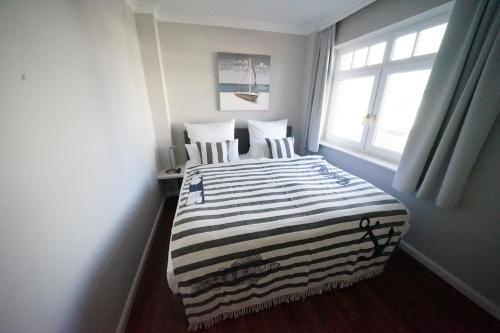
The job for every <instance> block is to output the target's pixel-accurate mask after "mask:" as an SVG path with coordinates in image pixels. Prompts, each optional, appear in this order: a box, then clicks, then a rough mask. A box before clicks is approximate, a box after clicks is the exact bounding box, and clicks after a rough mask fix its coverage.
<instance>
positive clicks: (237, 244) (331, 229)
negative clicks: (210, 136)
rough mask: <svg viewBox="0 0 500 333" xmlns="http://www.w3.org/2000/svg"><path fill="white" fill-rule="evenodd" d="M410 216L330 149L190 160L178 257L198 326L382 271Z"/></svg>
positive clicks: (175, 238) (178, 273)
mask: <svg viewBox="0 0 500 333" xmlns="http://www.w3.org/2000/svg"><path fill="white" fill-rule="evenodd" d="M408 218H409V216H408V212H407V210H406V209H405V207H404V206H403V205H402V204H401V203H400V202H399V201H397V200H396V199H394V198H393V197H391V196H390V195H388V194H386V193H385V192H383V191H381V190H380V189H378V188H376V187H374V186H373V185H371V184H369V183H367V182H366V181H364V180H362V179H360V178H357V177H355V176H352V175H350V174H348V173H347V172H345V171H343V170H341V169H338V168H336V167H334V166H332V165H330V164H328V163H327V162H326V161H325V160H323V158H322V157H321V156H306V157H296V158H290V159H279V160H249V161H241V162H237V163H231V164H227V163H226V164H212V165H199V166H194V167H191V168H188V169H187V170H186V174H185V179H184V183H183V187H182V189H181V194H180V198H179V204H178V207H177V212H176V216H175V219H174V226H173V228H172V236H171V243H170V251H171V252H170V256H171V258H172V264H173V272H174V277H175V281H176V283H177V286H178V290H179V292H180V295H181V297H182V301H183V303H184V307H185V312H186V317H187V320H188V323H189V329H191V330H196V329H198V328H202V327H208V326H210V325H212V324H214V323H216V322H218V321H220V320H222V319H225V318H232V317H236V316H238V315H240V314H244V313H248V312H255V311H258V310H260V309H263V308H267V307H269V306H272V305H276V304H278V303H281V302H288V301H291V300H296V299H301V298H303V297H306V296H308V295H313V294H318V293H321V292H322V291H324V290H328V289H330V288H339V287H346V286H349V285H351V284H352V283H354V282H356V281H359V280H362V279H366V278H369V277H372V276H375V275H377V274H379V273H381V272H382V270H383V267H384V264H385V263H386V261H387V260H388V259H389V256H390V254H391V252H392V251H393V249H394V248H395V247H396V246H397V244H398V242H399V240H400V238H401V237H402V236H403V234H404V233H405V232H406V231H407V229H408ZM332 297H334V295H332Z"/></svg>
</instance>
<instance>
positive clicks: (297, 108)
mask: <svg viewBox="0 0 500 333" xmlns="http://www.w3.org/2000/svg"><path fill="white" fill-rule="evenodd" d="M159 31H160V42H161V45H162V51H163V60H164V66H163V67H164V69H165V78H166V86H167V96H168V103H169V110H170V120H171V123H172V133H173V142H174V145H175V146H177V147H179V149H177V151H176V159H177V160H185V153H184V149H183V144H184V140H183V136H182V135H183V134H182V132H183V131H184V125H183V123H184V122H214V121H222V120H226V119H231V118H236V119H237V124H236V125H237V126H241V127H246V122H245V120H247V119H261V120H274V119H283V118H288V120H289V124H290V125H291V126H293V128H294V135H295V137H296V138H297V145H296V146H297V147H302V146H303V127H304V122H305V112H304V110H305V103H306V98H305V96H306V95H307V94H306V92H305V89H304V86H305V78H307V77H309V72H308V71H307V69H306V67H307V66H305V63H306V56H307V42H308V39H307V36H299V35H291V34H282V33H274V32H262V31H251V30H241V29H232V28H220V27H209V26H201V25H191V24H176V23H164V22H160V23H159ZM217 52H235V53H253V54H269V55H271V96H270V109H269V110H268V111H237V112H236V111H233V112H226V111H225V112H221V111H217V108H218V96H217Z"/></svg>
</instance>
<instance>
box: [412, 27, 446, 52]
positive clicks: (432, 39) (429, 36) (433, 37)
mask: <svg viewBox="0 0 500 333" xmlns="http://www.w3.org/2000/svg"><path fill="white" fill-rule="evenodd" d="M446 26H447V24H446V23H445V24H441V25H438V26H435V27H432V28H429V29H425V30H422V31H420V33H419V35H418V40H417V47H416V48H415V55H416V56H419V55H423V54H430V53H436V52H437V51H438V50H439V46H440V45H441V40H442V39H443V36H444V32H445V31H446Z"/></svg>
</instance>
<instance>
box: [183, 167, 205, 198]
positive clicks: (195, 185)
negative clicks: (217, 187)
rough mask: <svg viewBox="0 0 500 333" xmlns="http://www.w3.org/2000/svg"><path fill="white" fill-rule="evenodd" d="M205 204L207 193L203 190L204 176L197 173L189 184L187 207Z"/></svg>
mask: <svg viewBox="0 0 500 333" xmlns="http://www.w3.org/2000/svg"><path fill="white" fill-rule="evenodd" d="M204 203H205V191H204V189H203V176H200V175H199V172H198V171H196V173H195V174H194V176H193V178H192V179H191V182H190V183H189V192H188V196H187V200H186V206H191V205H194V204H204Z"/></svg>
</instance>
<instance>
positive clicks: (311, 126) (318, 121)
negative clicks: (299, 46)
mask: <svg viewBox="0 0 500 333" xmlns="http://www.w3.org/2000/svg"><path fill="white" fill-rule="evenodd" d="M334 41H335V25H332V26H330V27H328V28H326V29H324V30H322V31H320V32H319V33H317V34H316V41H315V46H314V53H313V65H312V79H311V87H310V90H309V103H308V108H307V111H308V117H307V127H306V133H307V135H306V140H307V142H306V148H307V150H308V151H311V152H317V151H318V150H319V140H320V138H321V129H322V127H323V119H324V116H325V113H326V112H325V108H326V107H327V105H328V99H329V95H330V91H331V89H330V87H331V83H332V76H333V69H334V66H335V61H334V56H333V55H334V53H333V48H334V44H335V43H334Z"/></svg>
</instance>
